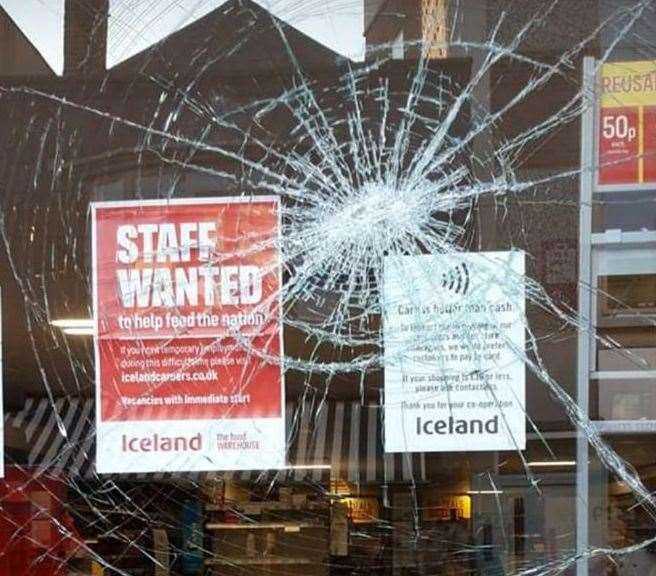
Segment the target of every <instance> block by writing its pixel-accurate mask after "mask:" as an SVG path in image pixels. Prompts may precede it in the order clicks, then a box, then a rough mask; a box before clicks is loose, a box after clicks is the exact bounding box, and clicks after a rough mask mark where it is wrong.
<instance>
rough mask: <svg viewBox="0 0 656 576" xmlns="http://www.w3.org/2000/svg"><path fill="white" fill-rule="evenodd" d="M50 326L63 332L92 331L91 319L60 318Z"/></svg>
mask: <svg viewBox="0 0 656 576" xmlns="http://www.w3.org/2000/svg"><path fill="white" fill-rule="evenodd" d="M50 324H52V325H53V326H56V327H57V328H61V329H63V330H65V329H67V328H90V329H93V318H60V319H59V320H53V321H52V322H50Z"/></svg>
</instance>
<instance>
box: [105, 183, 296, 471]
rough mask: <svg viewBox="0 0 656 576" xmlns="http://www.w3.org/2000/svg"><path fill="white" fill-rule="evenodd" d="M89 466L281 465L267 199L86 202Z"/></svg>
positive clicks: (276, 316) (276, 226)
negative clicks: (92, 384) (91, 358)
mask: <svg viewBox="0 0 656 576" xmlns="http://www.w3.org/2000/svg"><path fill="white" fill-rule="evenodd" d="M92 226H93V298H94V321H95V329H96V338H95V352H96V406H97V409H96V423H97V471H98V472H99V473H117V472H118V473H120V472H182V471H203V470H249V469H256V470H260V469H269V468H281V467H283V466H284V459H285V458H284V454H285V417H284V385H283V378H282V368H281V356H282V336H281V330H282V323H281V302H280V295H281V266H280V205H279V200H278V199H277V198H275V197H268V196H267V197H262V196H260V197H237V198H212V199H190V200H164V201H160V200H156V201H138V202H102V203H96V204H94V205H93V207H92Z"/></svg>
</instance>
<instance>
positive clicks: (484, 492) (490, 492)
mask: <svg viewBox="0 0 656 576" xmlns="http://www.w3.org/2000/svg"><path fill="white" fill-rule="evenodd" d="M467 494H468V495H469V496H478V495H481V496H482V495H492V496H496V495H498V494H503V490H467Z"/></svg>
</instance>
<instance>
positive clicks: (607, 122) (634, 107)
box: [598, 60, 656, 186]
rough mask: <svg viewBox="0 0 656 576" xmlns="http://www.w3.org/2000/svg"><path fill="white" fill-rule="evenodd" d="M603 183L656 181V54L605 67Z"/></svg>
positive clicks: (601, 131)
mask: <svg viewBox="0 0 656 576" xmlns="http://www.w3.org/2000/svg"><path fill="white" fill-rule="evenodd" d="M599 84H600V85H599V92H600V110H599V126H598V142H599V144H598V146H599V181H598V183H599V185H601V186H606V185H644V184H656V60H644V61H638V62H614V63H610V64H604V65H602V67H601V75H600V82H599Z"/></svg>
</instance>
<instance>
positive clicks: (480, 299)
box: [383, 251, 526, 452]
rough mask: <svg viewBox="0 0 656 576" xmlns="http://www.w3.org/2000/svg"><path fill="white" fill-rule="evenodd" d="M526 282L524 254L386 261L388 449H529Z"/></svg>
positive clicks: (411, 450) (391, 259)
mask: <svg viewBox="0 0 656 576" xmlns="http://www.w3.org/2000/svg"><path fill="white" fill-rule="evenodd" d="M524 279H525V276H524V254H523V253H522V252H515V251H513V252H479V253H467V254H450V255H421V256H389V257H387V258H386V259H385V269H384V288H383V299H384V318H383V321H384V324H383V327H384V339H385V451H386V452H452V451H462V452H470V451H482V450H517V449H523V448H525V445H526V430H525V421H526V417H525V410H524V407H525V367H524V360H523V358H524V356H523V354H524V350H525V312H524V307H525V304H524V300H525V286H524V284H525V282H524Z"/></svg>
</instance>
